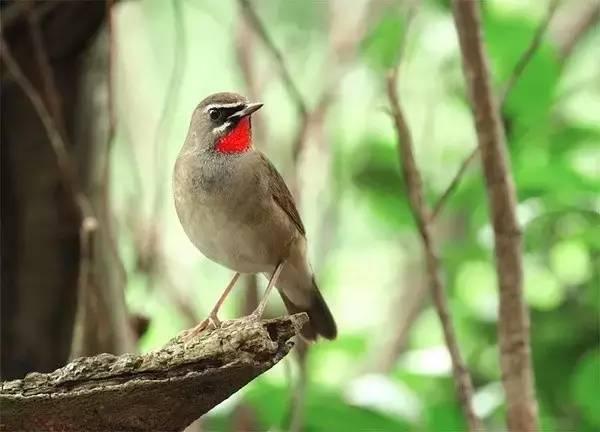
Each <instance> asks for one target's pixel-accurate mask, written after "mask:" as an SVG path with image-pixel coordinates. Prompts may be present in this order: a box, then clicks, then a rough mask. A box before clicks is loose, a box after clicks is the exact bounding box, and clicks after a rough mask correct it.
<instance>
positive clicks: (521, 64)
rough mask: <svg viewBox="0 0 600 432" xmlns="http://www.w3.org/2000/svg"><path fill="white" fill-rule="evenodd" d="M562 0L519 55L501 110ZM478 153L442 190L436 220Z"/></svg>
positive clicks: (435, 208)
mask: <svg viewBox="0 0 600 432" xmlns="http://www.w3.org/2000/svg"><path fill="white" fill-rule="evenodd" d="M560 2H561V0H552V2H551V3H550V5H549V6H548V10H547V12H546V15H545V16H544V19H543V20H542V21H541V22H540V23H539V25H538V27H537V28H536V30H535V32H534V34H533V37H532V38H531V41H530V42H529V45H528V46H527V48H526V49H525V51H523V53H522V54H521V56H520V57H519V60H517V63H516V64H515V67H514V68H513V70H512V73H511V74H510V76H509V77H508V79H507V80H506V83H505V84H504V86H503V87H502V90H501V91H500V102H499V105H500V109H501V110H502V108H503V107H504V104H505V103H506V100H507V99H508V96H509V95H510V92H511V91H512V89H513V88H514V87H515V85H516V84H517V82H518V81H519V78H521V75H522V74H523V71H524V70H525V68H526V67H527V65H528V64H529V62H530V61H531V59H532V58H533V56H534V55H535V53H536V52H537V50H538V49H539V47H540V45H541V44H542V40H543V38H544V35H545V34H546V31H547V30H548V26H549V25H550V22H551V21H552V18H553V17H554V14H555V12H556V9H557V8H558V5H559V4H560ZM478 153H479V147H475V148H474V149H473V150H472V151H471V153H469V155H468V156H467V157H466V158H465V159H464V160H463V161H462V163H461V164H460V167H459V169H458V171H457V172H456V174H455V175H454V177H453V178H452V180H451V181H450V183H449V184H448V187H447V188H446V189H445V190H444V192H442V194H441V195H440V198H439V199H438V200H437V202H436V203H435V205H434V206H433V212H432V214H431V218H432V219H433V220H435V219H436V218H437V216H438V215H439V214H440V213H441V211H442V210H443V209H444V206H445V205H446V202H447V201H448V199H449V198H450V197H451V196H452V194H453V193H454V191H455V190H456V188H457V187H458V185H459V184H460V181H461V180H462V178H463V176H464V175H465V173H466V172H467V168H469V166H470V165H471V163H472V162H473V161H474V160H475V159H476V156H477V154H478Z"/></svg>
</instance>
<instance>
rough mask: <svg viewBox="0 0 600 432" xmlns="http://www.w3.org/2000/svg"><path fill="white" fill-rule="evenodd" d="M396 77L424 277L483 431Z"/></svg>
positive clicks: (465, 397) (392, 84)
mask: <svg viewBox="0 0 600 432" xmlns="http://www.w3.org/2000/svg"><path fill="white" fill-rule="evenodd" d="M397 76H398V67H397V66H396V67H395V68H394V69H392V70H391V71H390V72H389V74H388V77H387V93H388V98H389V101H390V106H391V109H392V113H393V120H394V125H395V127H396V133H397V135H398V153H399V158H400V161H401V164H402V174H403V177H404V183H405V185H406V189H407V191H408V198H409V202H410V207H411V211H412V214H413V217H414V219H415V223H416V225H417V228H418V231H419V234H420V236H421V241H422V243H423V251H424V254H425V262H426V269H427V277H428V279H429V285H430V287H431V290H432V295H433V302H434V305H435V309H436V312H437V314H438V316H439V318H440V322H441V325H442V329H443V333H444V340H445V342H446V346H447V348H448V352H449V354H450V359H451V361H452V372H453V375H454V381H455V385H456V390H457V393H458V398H459V401H460V405H461V407H462V410H463V413H464V416H465V419H466V421H467V424H468V426H469V431H471V432H475V431H482V430H483V429H484V428H483V423H482V422H481V420H480V419H479V417H477V415H476V414H475V411H474V409H473V384H472V382H471V376H470V374H469V372H468V370H467V367H466V365H465V362H464V360H463V358H462V355H461V353H460V348H459V346H458V342H457V339H456V334H455V331H454V327H453V324H452V319H451V316H450V310H449V308H448V299H447V298H446V293H445V288H444V283H443V281H442V277H441V268H440V263H439V257H438V252H437V248H436V245H435V242H434V239H433V237H432V234H431V227H430V218H429V213H428V209H427V207H426V204H425V201H424V199H423V186H422V181H421V174H420V173H419V170H418V168H417V165H416V161H415V157H414V151H413V143H412V135H411V133H410V129H409V127H408V124H407V122H406V119H405V117H404V114H403V112H402V108H401V106H400V101H399V99H398V95H397V92H396V81H397Z"/></svg>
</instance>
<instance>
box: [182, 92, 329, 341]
mask: <svg viewBox="0 0 600 432" xmlns="http://www.w3.org/2000/svg"><path fill="white" fill-rule="evenodd" d="M260 107H262V104H260V103H249V102H248V101H247V99H246V98H245V97H243V96H241V95H239V94H235V93H216V94H213V95H211V96H208V97H207V98H206V99H204V100H203V101H202V102H200V104H199V105H198V106H197V107H196V109H195V110H194V112H193V114H192V119H191V122H190V127H189V131H188V134H187V137H186V140H185V143H184V145H183V147H182V148H181V151H180V152H179V156H178V157H177V162H176V163H175V170H174V175H173V190H174V195H175V207H176V209H177V215H178V216H179V220H180V221H181V224H182V225H183V229H184V230H185V232H186V234H187V236H188V237H189V239H190V240H191V241H192V243H193V244H194V245H195V246H196V247H197V248H198V249H199V250H200V251H201V252H202V253H203V254H204V255H205V256H206V257H208V258H210V259H211V260H213V261H215V262H217V263H219V264H221V265H224V266H225V267H228V268H230V269H231V270H233V271H235V272H236V273H235V275H234V277H233V279H232V280H231V282H230V283H229V285H228V286H227V288H226V289H225V291H224V292H223V294H222V295H221V297H220V298H219V300H218V302H217V304H216V305H215V307H214V308H213V310H212V312H211V313H210V316H209V318H207V319H206V320H204V321H203V322H201V323H200V324H198V325H197V326H196V327H194V329H192V330H191V331H190V332H189V333H188V334H187V336H186V338H189V337H191V336H193V335H196V334H197V333H199V332H201V331H202V330H204V329H205V328H206V327H207V326H208V324H209V323H211V322H212V324H213V325H214V326H215V327H218V326H219V325H220V321H219V319H218V317H217V313H218V311H219V308H220V307H221V305H222V303H223V301H224V300H225V298H226V297H227V295H228V294H229V292H230V291H231V289H232V288H233V286H234V285H235V283H236V281H237V279H238V278H239V275H240V273H263V274H265V276H267V277H268V278H269V283H268V285H267V289H266V291H265V295H264V298H263V299H262V301H261V302H260V304H259V305H258V307H257V308H256V310H255V311H254V312H253V313H252V316H253V317H255V318H256V319H260V318H261V316H262V314H263V311H264V308H265V306H266V303H267V299H268V295H269V292H270V291H271V289H272V287H273V286H276V287H277V289H278V291H279V293H280V294H281V298H282V299H283V302H284V304H285V306H286V308H287V310H288V311H289V312H290V313H297V312H306V313H307V314H308V316H309V322H308V323H307V324H306V325H305V326H304V328H303V329H302V335H303V336H304V337H305V338H307V339H309V340H315V339H316V338H317V336H318V335H321V336H323V337H325V338H327V339H334V338H335V337H336V335H337V329H336V325H335V321H334V319H333V316H332V315H331V312H330V311H329V308H328V307H327V304H326V303H325V300H324V299H323V297H322V296H321V293H320V292H319V289H318V287H317V285H316V283H315V279H314V275H313V272H312V270H311V267H310V264H309V263H308V259H307V255H306V232H305V230H304V225H303V224H302V220H301V219H300V215H299V214H298V210H297V209H296V205H295V204H294V199H293V198H292V195H291V193H290V191H289V189H288V188H287V186H286V184H285V182H284V181H283V179H282V177H281V175H280V174H279V173H278V172H277V170H276V169H275V167H274V166H273V164H271V162H270V161H269V160H268V159H267V158H266V156H265V155H264V154H263V153H261V152H260V151H258V150H256V149H255V148H254V147H253V146H252V123H251V118H250V117H251V115H252V114H253V113H254V112H256V111H257V110H258V109H260Z"/></svg>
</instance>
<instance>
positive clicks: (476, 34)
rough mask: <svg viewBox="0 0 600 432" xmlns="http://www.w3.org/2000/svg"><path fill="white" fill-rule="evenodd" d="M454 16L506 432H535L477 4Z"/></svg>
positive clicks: (501, 140) (503, 165)
mask: <svg viewBox="0 0 600 432" xmlns="http://www.w3.org/2000/svg"><path fill="white" fill-rule="evenodd" d="M453 13H454V21H455V25H456V29H457V32H458V38H459V43H460V48H461V52H462V59H463V69H464V74H465V78H466V81H467V87H468V89H469V94H470V100H471V105H472V109H473V112H474V116H475V129H476V131H477V138H478V143H479V150H480V154H481V161H482V165H483V172H484V176H485V182H486V188H487V195H488V205H489V208H490V214H491V220H492V227H493V230H494V238H495V254H496V270H497V274H498V281H499V288H500V313H499V318H498V332H499V339H500V364H501V368H502V382H503V385H504V390H505V393H506V399H507V418H508V429H509V430H510V431H523V432H525V431H532V432H533V431H537V430H538V426H537V402H536V399H535V390H534V383H533V372H532V368H531V352H530V346H529V314H528V311H527V308H526V306H525V302H524V300H523V268H522V252H521V229H520V227H519V224H518V222H517V217H516V201H517V199H516V192H515V186H514V183H513V178H512V173H511V169H510V164H509V161H508V158H507V155H506V142H505V141H506V140H505V135H504V129H503V126H502V122H501V120H500V114H499V110H498V105H497V102H496V101H495V100H494V96H493V92H492V89H491V83H490V76H489V67H488V59H487V55H486V53H485V49H484V46H483V42H482V35H481V23H480V11H479V2H477V1H472V0H454V2H453Z"/></svg>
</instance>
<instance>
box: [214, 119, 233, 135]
mask: <svg viewBox="0 0 600 432" xmlns="http://www.w3.org/2000/svg"><path fill="white" fill-rule="evenodd" d="M232 125H233V123H231V121H230V120H227V121H226V122H225V123H223V124H222V125H221V126H218V127H216V128H213V130H212V133H213V134H214V135H217V134H220V133H221V132H224V131H226V130H227V129H228V128H229V127H231V126H232Z"/></svg>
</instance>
